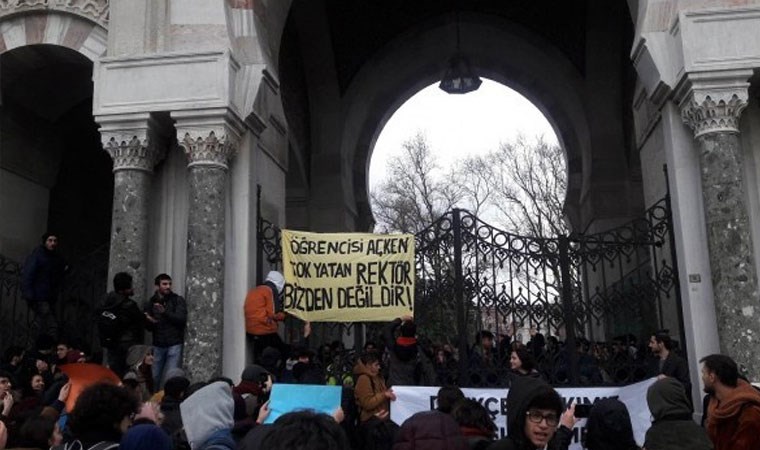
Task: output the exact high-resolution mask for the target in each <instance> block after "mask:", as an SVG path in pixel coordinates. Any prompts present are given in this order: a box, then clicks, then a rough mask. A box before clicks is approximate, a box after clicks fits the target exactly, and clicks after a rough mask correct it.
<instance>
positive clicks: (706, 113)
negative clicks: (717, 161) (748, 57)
mask: <svg viewBox="0 0 760 450" xmlns="http://www.w3.org/2000/svg"><path fill="white" fill-rule="evenodd" d="M751 75H752V71H732V72H729V73H721V74H689V76H688V77H686V78H685V81H684V82H683V83H682V85H681V87H680V89H679V90H678V91H679V92H678V93H677V95H676V97H677V98H680V99H681V100H680V104H679V106H680V108H681V118H682V120H683V122H684V123H685V124H686V125H688V126H689V127H690V128H691V129H692V131H693V132H694V137H695V138H697V137H700V136H703V135H706V134H711V133H738V132H739V119H740V118H741V114H742V111H744V109H745V108H746V107H747V104H748V101H749V82H748V81H747V80H748V79H749V77H750V76H751Z"/></svg>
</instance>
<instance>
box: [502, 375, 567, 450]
mask: <svg viewBox="0 0 760 450" xmlns="http://www.w3.org/2000/svg"><path fill="white" fill-rule="evenodd" d="M577 422H578V419H576V418H575V404H572V405H570V407H569V408H567V409H565V408H564V405H563V404H562V397H560V395H559V394H558V393H557V391H555V390H554V389H553V388H552V387H551V386H549V385H548V384H547V383H546V382H545V381H543V380H541V379H538V378H531V377H517V378H516V379H515V380H514V381H513V382H512V386H511V387H510V388H509V393H508V394H507V437H506V438H504V439H499V440H498V441H495V442H494V443H493V444H491V446H489V447H488V450H539V449H540V450H543V449H546V448H549V449H552V450H567V449H568V447H569V446H570V443H571V441H572V438H573V431H572V430H573V427H574V426H575V424H576V423H577Z"/></svg>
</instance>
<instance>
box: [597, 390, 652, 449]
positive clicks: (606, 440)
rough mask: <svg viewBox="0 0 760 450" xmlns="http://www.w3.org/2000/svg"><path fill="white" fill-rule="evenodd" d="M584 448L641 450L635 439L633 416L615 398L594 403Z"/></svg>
mask: <svg viewBox="0 0 760 450" xmlns="http://www.w3.org/2000/svg"><path fill="white" fill-rule="evenodd" d="M583 447H584V448H585V449H587V450H639V446H638V445H636V441H635V440H634V438H633V426H632V425H631V416H630V414H628V408H626V407H625V404H624V403H623V402H621V401H620V400H618V399H615V398H604V399H601V400H599V401H598V402H596V403H594V406H593V408H591V412H590V413H589V417H588V421H587V422H586V434H585V436H584V437H583Z"/></svg>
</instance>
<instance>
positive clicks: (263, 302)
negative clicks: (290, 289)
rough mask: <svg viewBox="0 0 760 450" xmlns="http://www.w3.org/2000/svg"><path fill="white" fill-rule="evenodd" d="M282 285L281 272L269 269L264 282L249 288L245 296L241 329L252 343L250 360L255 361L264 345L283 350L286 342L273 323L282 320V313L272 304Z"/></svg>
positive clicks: (283, 284) (283, 317)
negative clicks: (242, 327)
mask: <svg viewBox="0 0 760 450" xmlns="http://www.w3.org/2000/svg"><path fill="white" fill-rule="evenodd" d="M284 287H285V278H284V277H283V276H282V274H281V273H280V272H276V271H271V272H269V273H268V274H267V277H266V280H264V284H262V285H260V286H256V287H255V288H253V289H251V290H250V291H249V292H248V295H246V297H245V306H244V310H245V333H246V337H247V339H248V344H249V347H251V346H252V347H253V362H257V361H259V359H260V358H261V353H262V352H263V351H264V349H265V348H267V347H274V348H276V349H278V350H279V351H280V354H281V355H285V354H286V348H287V346H286V345H285V343H284V342H282V339H280V335H279V334H277V326H278V324H279V322H282V321H283V320H285V313H284V312H281V311H279V312H278V309H281V308H277V307H275V301H276V300H277V299H278V297H279V296H280V294H282V289H283V288H284ZM277 303H278V304H279V301H278V302H277Z"/></svg>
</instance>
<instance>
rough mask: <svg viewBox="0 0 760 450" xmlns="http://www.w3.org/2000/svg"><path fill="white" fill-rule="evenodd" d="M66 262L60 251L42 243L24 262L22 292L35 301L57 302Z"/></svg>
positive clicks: (26, 297)
mask: <svg viewBox="0 0 760 450" xmlns="http://www.w3.org/2000/svg"><path fill="white" fill-rule="evenodd" d="M65 269H66V263H65V262H64V260H63V257H61V255H60V253H58V251H55V250H54V251H52V252H51V251H50V250H48V249H47V248H45V246H44V245H41V246H39V247H37V248H36V249H34V252H32V254H31V255H29V257H28V258H27V259H26V261H25V262H24V270H23V280H22V293H23V295H24V298H25V299H27V300H29V301H33V302H50V303H55V301H56V299H57V297H58V291H59V290H60V287H61V283H62V281H63V273H64V271H65Z"/></svg>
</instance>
